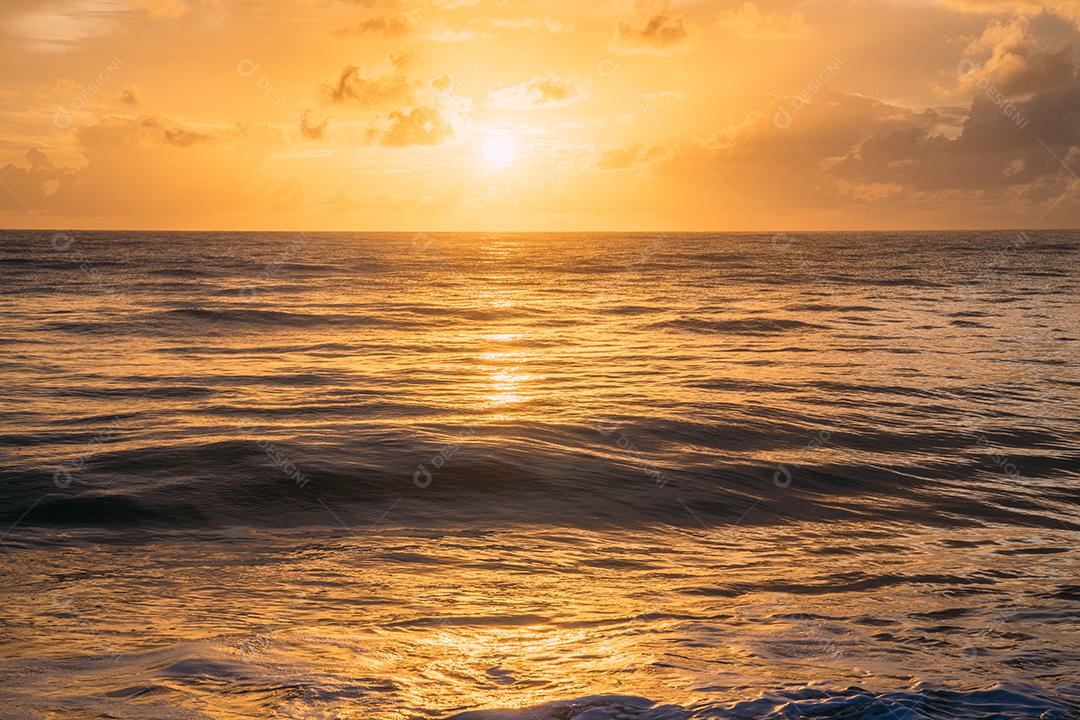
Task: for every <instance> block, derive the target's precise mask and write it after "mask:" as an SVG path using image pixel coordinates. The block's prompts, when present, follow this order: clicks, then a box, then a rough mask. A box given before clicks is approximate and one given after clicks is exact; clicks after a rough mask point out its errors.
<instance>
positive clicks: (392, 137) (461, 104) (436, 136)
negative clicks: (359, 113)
mask: <svg viewBox="0 0 1080 720" xmlns="http://www.w3.org/2000/svg"><path fill="white" fill-rule="evenodd" d="M422 94H423V95H424V96H425V97H424V99H423V101H422V102H420V103H418V104H417V105H414V106H412V107H409V108H402V109H399V110H394V111H392V112H390V113H389V115H387V116H386V118H385V119H383V120H382V121H381V122H379V123H376V124H374V125H373V126H372V127H370V128H369V129H368V137H369V138H370V139H372V140H375V141H377V142H378V144H379V145H382V146H383V147H391V148H404V147H411V146H414V145H429V146H430V145H441V144H442V143H445V142H449V141H451V140H453V139H455V138H457V137H458V136H460V135H461V134H462V132H463V131H464V129H465V127H466V126H467V125H468V122H469V116H470V114H471V113H472V101H471V100H469V99H468V98H466V97H462V96H461V95H458V94H457V93H455V92H454V89H453V80H452V79H451V77H450V76H449V75H446V74H443V75H440V76H439V77H436V78H434V79H432V80H431V81H430V82H429V83H428V87H427V89H426V90H425V91H424V93H422Z"/></svg>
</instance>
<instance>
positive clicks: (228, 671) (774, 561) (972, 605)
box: [0, 523, 1080, 720]
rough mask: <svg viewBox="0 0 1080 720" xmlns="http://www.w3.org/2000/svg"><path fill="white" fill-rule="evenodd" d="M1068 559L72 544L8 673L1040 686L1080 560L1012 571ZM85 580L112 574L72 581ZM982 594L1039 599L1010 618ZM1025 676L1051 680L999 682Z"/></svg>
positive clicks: (673, 690) (95, 682) (559, 541)
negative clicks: (1041, 592) (34, 663)
mask: <svg viewBox="0 0 1080 720" xmlns="http://www.w3.org/2000/svg"><path fill="white" fill-rule="evenodd" d="M1068 542H1069V534H1068V533H1066V532H1053V531H1050V532H1047V531H1041V532H1040V533H1038V534H1037V535H1029V536H1026V537H1021V536H1019V535H1018V534H1017V530H1016V529H1015V528H1009V529H1001V530H999V531H994V530H990V529H979V530H975V529H972V530H969V531H964V532H958V531H955V530H954V531H948V532H944V531H942V532H935V531H921V532H917V533H916V532H912V531H910V530H904V529H903V528H901V527H899V526H885V525H883V524H881V523H865V524H864V523H829V524H794V525H790V526H785V527H776V528H742V527H737V526H720V527H716V528H713V529H709V530H697V531H692V530H684V529H677V528H669V529H662V528H654V529H651V530H646V529H641V530H637V531H620V532H616V531H611V532H597V531H576V530H555V529H542V528H534V529H530V528H521V529H518V530H504V531H498V532H490V533H489V532H475V531H461V532H449V533H442V534H436V535H430V536H429V535H428V534H426V533H419V534H415V533H410V532H407V531H400V532H399V531H394V530H391V529H389V528H387V529H382V528H380V527H374V528H372V529H371V530H370V531H367V532H363V533H360V534H357V535H355V536H339V537H336V538H334V537H327V535H326V534H325V533H320V534H318V535H306V534H305V533H303V532H300V531H296V532H293V533H281V532H279V533H270V532H251V533H242V534H238V535H236V536H233V537H231V538H230V539H229V541H228V542H226V543H221V544H217V545H208V544H205V543H202V544H198V545H196V546H193V545H191V544H189V543H186V542H185V541H183V540H176V541H172V542H158V543H152V544H149V545H141V546H132V547H120V546H110V547H96V546H87V547H69V548H63V549H55V548H54V549H52V550H51V551H50V552H37V553H33V554H32V555H31V557H30V558H29V563H30V565H29V567H30V574H29V576H28V577H27V578H26V579H25V580H26V582H25V583H24V584H22V585H20V586H19V587H18V590H17V591H14V592H11V593H9V596H8V599H7V602H6V603H5V604H4V606H3V607H2V608H0V613H2V615H0V619H3V621H4V623H5V626H6V627H8V628H9V633H8V638H7V641H8V643H9V648H10V650H11V653H10V656H11V657H24V658H41V657H43V656H53V657H55V658H56V662H57V663H58V664H56V665H53V666H51V667H50V669H49V670H48V671H47V672H41V671H34V670H32V669H27V668H23V669H20V668H19V667H18V665H17V664H16V666H14V667H12V666H11V665H10V663H9V664H8V665H7V666H5V668H6V669H4V670H2V671H0V673H12V672H14V673H17V674H19V677H20V681H19V686H20V688H21V692H23V693H26V694H27V695H28V697H32V698H34V699H35V701H39V700H40V698H41V697H43V696H48V695H50V694H51V695H55V696H57V697H59V696H65V697H66V696H80V697H81V698H82V699H81V700H78V701H77V703H86V704H87V705H86V706H85V707H86V708H87V709H90V710H93V711H94V712H100V713H102V714H105V713H108V712H110V711H113V710H118V709H119V708H121V707H122V706H124V703H135V704H137V705H142V706H143V707H144V708H153V707H154V706H155V704H157V703H163V704H164V705H167V706H170V707H174V708H175V707H183V708H188V709H190V710H192V711H194V710H196V709H197V711H198V712H200V713H202V716H204V717H210V718H215V719H222V720H224V719H226V718H229V719H232V718H255V717H267V716H271V715H273V714H275V713H277V714H281V715H285V716H289V717H336V718H361V717H362V718H369V719H370V718H378V719H380V720H383V719H385V720H404V719H405V718H411V717H416V716H417V715H418V714H422V715H435V716H438V715H440V714H448V713H450V712H453V711H456V710H462V709H467V708H476V707H498V706H504V707H522V706H529V705H534V704H538V703H542V702H547V701H550V700H554V699H566V698H572V697H580V696H583V695H587V694H603V693H620V692H621V693H629V694H637V695H644V696H648V697H651V698H654V699H657V700H662V701H667V702H676V703H682V704H687V703H693V702H694V701H695V700H697V701H701V700H709V701H717V700H720V699H724V698H725V697H731V698H733V699H745V698H746V697H747V696H751V697H752V696H754V694H755V693H757V692H768V691H771V690H773V689H775V688H777V687H781V686H782V685H783V684H784V683H795V684H798V685H805V684H809V683H813V682H816V681H818V680H821V679H828V680H829V681H830V682H831V683H833V684H834V685H839V686H843V685H845V684H856V685H859V686H862V687H868V688H871V689H873V688H891V687H895V685H896V684H897V683H898V682H906V681H914V679H918V678H935V679H936V680H937V681H939V682H942V683H949V682H953V683H961V684H962V683H965V682H966V683H971V682H973V681H974V682H978V681H984V682H994V681H997V680H999V679H1000V678H1001V677H1002V675H1003V673H1006V672H1007V673H1009V674H1008V677H1010V678H1011V679H1013V680H1017V681H1023V680H1024V679H1031V680H1034V679H1036V678H1039V679H1041V680H1043V681H1045V680H1046V678H1047V677H1049V676H1051V675H1052V674H1053V673H1054V672H1055V665H1054V664H1053V660H1054V658H1055V657H1056V654H1055V653H1057V650H1056V648H1060V647H1067V646H1068V644H1069V643H1070V642H1073V641H1076V640H1080V637H1077V636H1076V632H1075V627H1073V628H1072V629H1070V628H1069V627H1068V626H1067V625H1064V624H1059V625H1058V626H1057V627H1056V628H1055V629H1053V630H1052V632H1051V630H1050V629H1049V628H1050V627H1051V625H1050V624H1048V623H1047V622H1046V619H1047V618H1052V617H1055V616H1059V619H1062V620H1063V619H1064V618H1065V617H1066V616H1065V615H1062V613H1063V612H1067V610H1062V608H1061V606H1060V603H1057V602H1055V601H1053V600H1052V599H1040V597H1039V596H1038V595H1035V594H1032V592H1031V591H1032V589H1034V588H1043V589H1053V588H1055V587H1057V586H1058V585H1060V584H1061V583H1063V582H1068V577H1069V575H1068V574H1067V573H1065V571H1066V570H1067V569H1068V568H1069V567H1070V566H1071V567H1073V568H1075V567H1076V566H1075V561H1072V560H1069V559H1067V558H1066V557H1065V556H1062V557H1061V559H1059V560H1057V561H1050V562H1043V563H1041V564H1040V565H1039V566H1037V567H1032V565H1031V563H1030V560H1029V559H1028V557H1030V556H1028V555H1025V554H1020V553H1013V554H1007V553H1003V552H999V551H1002V550H1021V551H1024V552H1025V553H1026V552H1030V551H1033V550H1036V549H1042V548H1048V549H1054V548H1056V549H1057V550H1056V552H1061V551H1063V550H1064V549H1065V548H1068V547H1069V546H1068V545H1067V544H1066V543H1068ZM945 550H947V552H945ZM70 567H85V568H90V567H93V568H94V570H93V571H87V572H84V573H82V574H79V575H75V576H66V577H64V579H63V580H62V581H61V582H57V581H56V579H55V578H57V577H58V576H62V575H63V570H64V568H70ZM1063 573H1064V574H1063ZM972 589H975V590H980V591H985V590H990V589H992V590H993V591H994V594H993V595H990V596H987V597H990V598H993V597H997V593H1007V594H1008V595H1009V596H1010V597H1016V598H1025V600H1024V602H1023V605H1021V606H1017V607H1014V608H1012V609H1010V610H1009V612H1006V613H1003V612H1001V611H1000V610H999V609H998V605H997V603H994V602H992V601H990V600H988V599H986V598H985V597H984V596H982V595H980V594H972V593H971V592H970V591H971V590H972ZM43 608H45V609H48V608H52V611H45V612H43ZM986 647H995V648H997V649H996V650H995V652H994V653H992V654H987V653H985V652H981V650H982V649H983V648H986ZM1002 648H1009V649H1008V650H1004V651H1003V650H1002ZM1016 657H1031V658H1034V657H1043V658H1044V661H1043V662H1042V663H1038V664H1023V663H1021V664H1017V665H1013V666H1007V665H1005V664H1004V663H1007V662H1008V661H1009V660H1010V658H1016ZM1066 671H1067V668H1062V672H1066ZM0 677H2V674H0ZM58 678H63V682H62V683H57V682H56V681H57V679H58ZM905 679H906V680H905ZM140 688H142V690H140ZM153 688H156V689H153ZM91 697H93V698H94V699H92V700H91V699H89V698H91ZM110 698H114V699H110ZM16 704H17V703H16Z"/></svg>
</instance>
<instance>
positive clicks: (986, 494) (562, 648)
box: [0, 231, 1080, 720]
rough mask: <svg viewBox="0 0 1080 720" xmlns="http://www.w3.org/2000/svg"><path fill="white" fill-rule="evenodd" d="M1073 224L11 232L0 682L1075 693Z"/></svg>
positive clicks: (382, 702) (639, 692)
mask: <svg viewBox="0 0 1080 720" xmlns="http://www.w3.org/2000/svg"><path fill="white" fill-rule="evenodd" d="M1078 271H1080V233H1072V232H1051V231H1038V232H1036V231H1028V232H1018V231H1007V232H1004V231H1003V232H993V233H986V232H978V233H976V232H947V233H941V232H939V233H901V234H888V233H838V234H787V235H784V234H781V235H773V234H659V233H643V234H481V233H476V234H430V235H425V234H419V235H413V234H408V233H406V234H310V235H305V234H299V233H297V234H288V233H285V234H274V233H146V232H139V233H136V232H130V233H119V232H117V233H86V232H72V233H52V232H21V231H20V232H17V231H2V232H0V370H2V375H0V377H2V385H0V532H3V536H2V538H0V549H2V550H3V554H2V555H0V573H2V579H0V581H2V588H3V589H2V591H0V592H2V596H0V647H2V655H0V658H2V659H0V717H3V718H5V719H7V718H13V719H20V720H21V719H23V718H43V719H44V718H50V719H51V718H140V719H141V718H154V719H162V718H164V719H172V718H185V719H186V718H214V719H225V718H229V719H234V718H273V717H280V718H312V719H314V718H319V719H322V718H327V719H330V718H342V719H344V718H365V719H370V720H406V719H409V718H433V719H434V718H443V717H448V716H453V715H455V714H458V713H467V715H466V716H465V717H467V718H472V719H473V720H478V719H481V718H482V719H485V720H490V719H493V718H498V719H503V718H514V719H515V720H571V719H573V718H577V719H578V720H614V719H616V718H622V719H640V720H681V719H683V718H690V717H693V718H740V719H741V718H747V719H749V718H798V717H814V718H844V719H855V718H859V719H862V718H875V719H882V720H888V719H893V720H918V719H922V718H928V719H941V720H943V719H965V720H966V719H972V720H974V719H976V718H979V719H984V718H993V719H998V720H1013V719H1019V718H1040V719H1042V720H1060V719H1064V718H1080V562H1078V554H1080V550H1078V547H1080V543H1078V542H1077V540H1078V531H1080V353H1078V350H1080V307H1078V299H1080V273H1078Z"/></svg>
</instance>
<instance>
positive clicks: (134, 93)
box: [116, 85, 142, 107]
mask: <svg viewBox="0 0 1080 720" xmlns="http://www.w3.org/2000/svg"><path fill="white" fill-rule="evenodd" d="M116 100H117V101H118V102H120V103H121V104H123V105H130V106H131V107H135V106H136V105H139V104H140V103H142V91H141V90H139V86H138V85H128V86H127V87H125V88H122V89H121V90H120V92H119V94H117V96H116Z"/></svg>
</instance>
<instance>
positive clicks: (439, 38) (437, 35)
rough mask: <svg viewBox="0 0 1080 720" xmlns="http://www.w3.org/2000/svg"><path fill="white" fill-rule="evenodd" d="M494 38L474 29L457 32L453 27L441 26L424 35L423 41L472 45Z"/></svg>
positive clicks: (489, 34)
mask: <svg viewBox="0 0 1080 720" xmlns="http://www.w3.org/2000/svg"><path fill="white" fill-rule="evenodd" d="M494 37H495V36H494V35H492V34H491V33H485V32H480V31H479V30H473V29H472V28H464V29H461V30H455V29H454V28H451V27H447V26H439V27H436V28H434V29H432V30H430V31H429V32H428V33H426V34H425V35H423V36H422V39H423V40H432V41H434V42H440V43H471V42H476V41H478V40H491V39H493V38H494Z"/></svg>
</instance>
